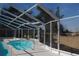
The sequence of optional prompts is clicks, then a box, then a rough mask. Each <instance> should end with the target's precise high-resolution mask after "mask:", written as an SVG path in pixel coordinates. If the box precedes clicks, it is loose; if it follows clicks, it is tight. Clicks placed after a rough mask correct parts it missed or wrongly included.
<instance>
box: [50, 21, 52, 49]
mask: <svg viewBox="0 0 79 59" xmlns="http://www.w3.org/2000/svg"><path fill="white" fill-rule="evenodd" d="M51 48H52V22H50V49H51ZM51 50H52V49H51Z"/></svg>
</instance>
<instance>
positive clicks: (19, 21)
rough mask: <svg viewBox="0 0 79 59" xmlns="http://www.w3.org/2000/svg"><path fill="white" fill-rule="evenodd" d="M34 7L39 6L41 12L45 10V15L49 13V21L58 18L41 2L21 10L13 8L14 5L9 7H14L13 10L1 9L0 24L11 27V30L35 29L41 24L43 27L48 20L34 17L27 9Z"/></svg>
mask: <svg viewBox="0 0 79 59" xmlns="http://www.w3.org/2000/svg"><path fill="white" fill-rule="evenodd" d="M35 7H39V8H40V9H41V10H42V11H43V12H45V13H46V14H47V15H49V17H51V21H52V20H54V21H55V20H57V19H58V18H57V17H56V16H55V15H54V14H53V13H51V12H50V11H49V10H48V9H47V8H45V7H44V6H43V5H41V4H34V5H33V6H31V7H30V8H29V9H27V10H25V11H22V10H19V9H17V8H15V7H14V6H12V7H11V8H12V9H14V10H15V11H13V10H11V11H9V10H7V9H4V8H3V9H1V10H0V11H1V13H0V24H2V25H4V26H6V27H9V28H11V29H12V30H16V29H26V28H27V29H37V28H39V27H40V28H41V29H42V26H43V27H44V25H45V24H47V23H48V22H43V21H42V20H40V19H38V18H36V17H34V16H33V15H31V14H30V13H28V12H29V11H31V10H32V9H33V8H35Z"/></svg>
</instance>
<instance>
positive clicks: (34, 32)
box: [33, 29, 35, 39]
mask: <svg viewBox="0 0 79 59" xmlns="http://www.w3.org/2000/svg"><path fill="white" fill-rule="evenodd" d="M33 38H34V39H35V29H34V31H33Z"/></svg>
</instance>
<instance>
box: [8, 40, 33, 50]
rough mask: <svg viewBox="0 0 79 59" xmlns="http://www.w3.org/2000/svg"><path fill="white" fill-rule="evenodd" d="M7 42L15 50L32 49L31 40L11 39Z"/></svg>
mask: <svg viewBox="0 0 79 59" xmlns="http://www.w3.org/2000/svg"><path fill="white" fill-rule="evenodd" d="M7 44H9V45H12V46H13V47H14V48H15V49H17V50H32V48H33V42H32V41H29V40H13V41H10V42H8V43H7Z"/></svg>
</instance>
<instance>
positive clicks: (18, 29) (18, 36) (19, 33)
mask: <svg viewBox="0 0 79 59" xmlns="http://www.w3.org/2000/svg"><path fill="white" fill-rule="evenodd" d="M18 38H20V29H18Z"/></svg>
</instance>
